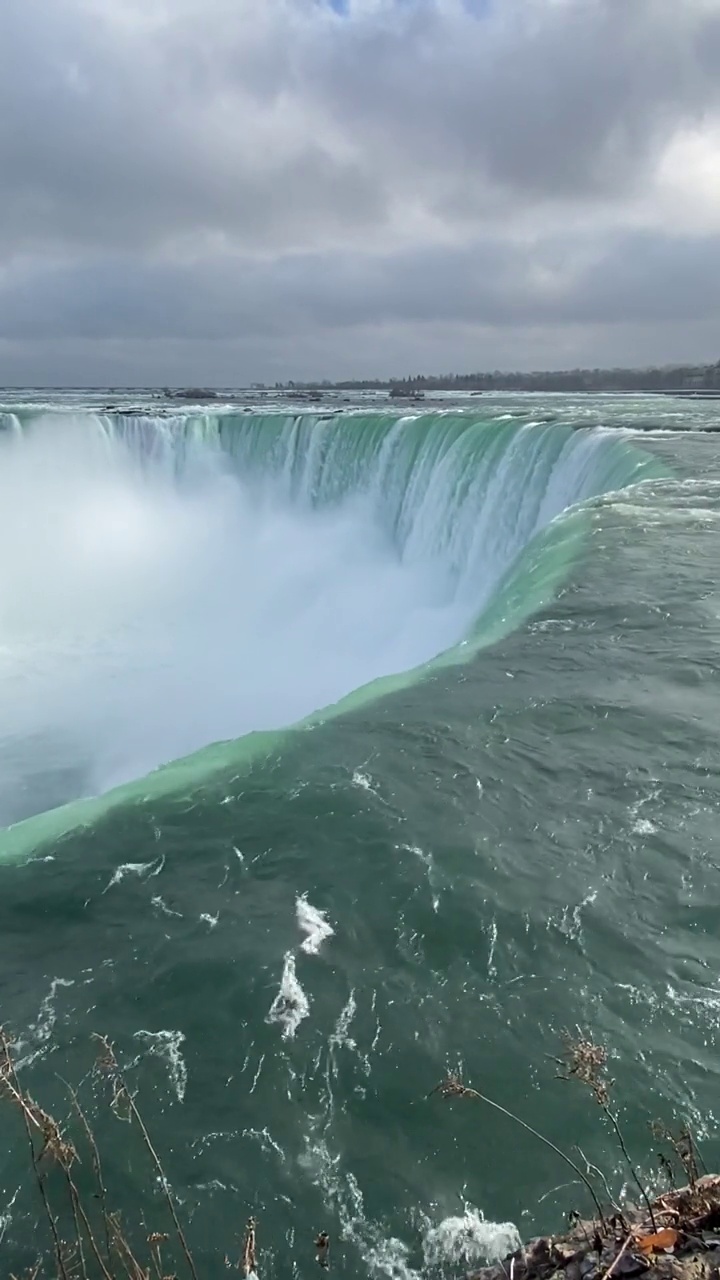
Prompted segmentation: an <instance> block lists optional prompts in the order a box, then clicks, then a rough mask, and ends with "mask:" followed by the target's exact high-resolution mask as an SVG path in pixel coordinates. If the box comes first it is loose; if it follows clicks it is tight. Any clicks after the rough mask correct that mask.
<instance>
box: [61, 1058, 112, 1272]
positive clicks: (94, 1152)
mask: <svg viewBox="0 0 720 1280" xmlns="http://www.w3.org/2000/svg"><path fill="white" fill-rule="evenodd" d="M61 1079H62V1077H61ZM63 1084H64V1085H65V1087H66V1089H67V1091H68V1093H69V1094H70V1098H71V1101H72V1105H73V1109H74V1111H75V1114H76V1115H77V1117H78V1119H79V1120H80V1123H81V1124H82V1126H83V1129H84V1130H85V1137H86V1138H87V1141H88V1145H89V1147H90V1153H91V1157H92V1167H93V1174H94V1175H95V1181H96V1183H97V1188H98V1195H99V1197H100V1205H101V1209H102V1220H103V1228H104V1232H105V1252H106V1258H107V1262H108V1264H109V1263H110V1229H109V1226H108V1208H107V1193H106V1190H105V1182H104V1180H103V1174H102V1164H101V1162H100V1152H99V1151H98V1145H97V1142H96V1141H95V1134H94V1133H93V1131H92V1129H91V1128H90V1124H89V1121H88V1118H87V1116H86V1115H85V1112H84V1111H83V1109H82V1107H81V1106H80V1102H79V1099H78V1096H77V1093H76V1092H75V1090H74V1089H73V1088H72V1086H71V1085H69V1084H68V1082H67V1080H63Z"/></svg>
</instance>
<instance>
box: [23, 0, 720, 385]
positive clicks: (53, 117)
mask: <svg viewBox="0 0 720 1280" xmlns="http://www.w3.org/2000/svg"><path fill="white" fill-rule="evenodd" d="M0 48H2V50H3V51H4V53H5V60H4V63H5V64H4V67H3V75H2V76H0V174H1V175H2V189H1V192H0V381H3V380H6V381H13V380H19V381H26V380H30V381H32V382H40V381H43V380H45V379H46V378H49V379H50V380H51V381H54V380H58V378H59V377H65V378H66V379H67V380H69V381H78V380H80V381H84V380H87V381H96V380H97V378H96V376H95V372H94V371H95V370H96V369H98V368H100V367H102V368H103V369H105V368H108V369H109V370H110V371H112V369H117V370H120V369H125V370H126V372H125V374H124V377H125V379H126V380H128V381H133V380H134V379H135V377H136V376H137V377H138V378H140V380H142V381H146V380H147V374H146V373H145V372H141V371H142V370H144V368H145V362H146V357H147V353H148V348H147V347H140V348H138V342H140V343H150V344H152V343H155V344H156V347H155V350H156V355H157V359H158V363H159V364H160V363H163V361H164V362H165V363H167V362H168V361H169V362H170V363H172V361H173V359H175V356H173V355H172V352H177V351H178V350H179V349H180V347H182V349H183V351H184V356H183V359H182V360H181V362H180V363H181V364H182V363H183V361H184V363H185V366H186V368H187V360H188V353H190V359H191V362H192V367H193V376H194V377H195V378H198V379H201V380H202V379H205V378H208V377H210V375H211V374H212V376H213V377H214V378H217V379H218V380H220V381H228V382H229V381H234V380H237V381H240V380H244V379H247V378H250V377H260V378H265V377H271V376H282V375H283V372H284V369H283V368H282V367H281V366H282V365H283V362H285V365H286V366H287V365H288V363H290V364H293V362H294V361H295V360H296V359H297V357H298V353H299V352H301V351H304V352H305V353H306V357H307V359H308V360H312V361H315V363H314V364H313V368H312V369H308V370H307V372H308V373H313V374H315V373H318V374H322V375H326V376H327V375H332V374H333V373H335V372H337V373H338V374H339V375H340V374H342V373H344V372H345V371H346V370H347V368H348V365H349V364H352V365H353V366H354V368H353V372H356V373H360V372H367V373H370V372H372V371H373V369H374V368H378V370H379V372H381V373H387V372H390V371H391V368H389V367H388V362H390V361H392V362H395V361H399V360H402V359H406V360H410V361H411V365H412V367H418V366H419V365H420V364H423V363H424V364H426V365H427V367H430V368H431V367H436V366H438V367H440V366H446V365H447V364H448V359H447V356H448V351H449V344H451V343H454V344H455V349H456V350H457V352H458V358H457V359H455V360H451V361H450V363H451V364H452V365H454V366H455V367H460V366H461V365H462V363H463V359H462V358H461V356H462V354H463V353H464V352H465V351H466V350H473V349H474V344H475V343H477V342H481V345H482V348H483V351H486V352H487V353H488V355H487V360H483V359H482V358H481V353H478V358H476V359H474V360H473V361H472V362H471V363H472V364H473V365H477V364H478V363H481V364H482V363H485V362H487V363H492V364H495V363H502V362H503V361H502V359H501V353H510V352H512V351H515V353H516V354H515V358H514V359H513V360H512V361H511V363H512V364H513V365H515V366H523V365H526V364H535V363H537V353H538V351H539V350H540V351H542V350H544V347H545V344H544V342H543V341H539V340H538V338H537V334H538V332H539V329H540V327H541V326H545V327H546V331H547V332H548V333H552V334H554V335H555V342H556V347H557V356H556V357H555V358H552V356H551V355H549V356H548V362H549V363H551V364H555V365H557V364H560V363H563V353H564V352H572V351H578V350H584V349H585V347H587V346H588V344H590V345H592V344H595V348H594V349H595V358H593V359H592V360H591V362H592V363H600V362H602V361H603V360H605V359H607V358H612V357H611V354H610V353H611V352H612V351H613V350H614V347H615V345H616V336H617V333H619V332H620V327H621V326H622V327H623V328H622V331H623V335H624V336H623V349H624V350H625V352H626V356H625V359H626V360H633V359H636V358H638V359H639V358H641V355H640V353H642V352H645V351H646V350H647V349H648V347H649V346H652V342H653V341H656V342H657V344H658V354H657V357H656V358H658V359H659V358H666V357H668V358H669V357H670V356H672V355H673V354H675V352H677V355H678V356H680V355H683V356H689V355H692V354H693V352H688V351H686V350H685V348H684V343H685V341H686V335H687V333H688V332H690V330H689V329H688V327H687V326H688V325H693V326H694V328H693V330H692V332H694V333H696V334H698V335H702V336H701V338H700V340H701V342H702V343H705V344H707V345H709V342H710V340H709V338H708V337H706V336H704V335H706V334H710V333H711V331H712V325H713V323H714V322H715V323H717V321H718V320H720V296H719V294H720V290H719V287H718V284H717V281H719V280H720V201H719V202H718V216H717V226H716V225H715V223H713V221H712V216H711V217H710V222H711V224H712V225H711V226H710V227H709V229H706V232H705V234H704V235H702V236H700V235H698V234H697V233H696V232H694V231H693V229H692V228H685V229H683V228H680V229H675V231H674V232H673V231H671V228H670V227H669V226H668V225H667V223H668V221H669V219H668V216H667V214H666V213H664V212H663V209H662V207H661V203H662V202H661V199H660V196H659V195H658V194H657V192H656V190H655V186H654V183H655V179H656V175H657V166H658V163H659V161H660V158H661V157H662V155H663V153H664V151H665V149H666V147H667V145H668V143H669V142H670V141H671V140H673V139H674V138H677V137H678V136H679V135H680V131H681V130H693V129H697V130H705V131H706V133H707V136H708V137H709V136H710V133H709V132H707V131H709V130H710V129H711V128H712V127H713V125H714V124H717V125H718V126H719V127H720V8H718V6H717V4H714V3H711V2H710V0H684V3H683V4H679V3H676V2H675V0H632V2H631V3H630V2H629V0H503V3H500V0H484V2H482V0H467V2H466V3H462V2H461V0H415V2H414V3H411V2H410V0H354V2H353V0H351V3H350V5H349V10H348V13H347V14H345V15H344V16H338V15H337V14H336V13H335V12H334V11H333V10H332V9H331V8H330V7H329V6H328V5H326V4H324V3H318V2H317V0H265V2H264V4H263V5H262V6H260V5H258V4H256V3H255V0H233V2H232V3H230V0H202V2H201V0H168V3H167V4H161V3H160V0H147V2H146V3H145V4H143V5H140V4H135V3H134V0H112V2H111V3H103V4H100V3H99V0H55V3H54V4H53V5H52V6H49V7H48V6H46V5H43V4H42V3H41V2H40V0H5V3H4V5H3V6H2V7H0ZM8 55H9V56H8ZM718 137H720V134H718ZM717 159H718V163H719V164H720V155H718V157H717ZM711 212H712V211H711ZM628 325H629V326H630V328H629V329H628ZM373 326H375V328H376V331H377V333H378V334H382V341H376V340H375V339H374V338H373ZM633 334H634V335H635V337H634V339H633ZM673 334H674V335H675V336H674V337H673V336H672V335H673ZM293 341H294V343H295V345H294V346H293ZM210 344H217V349H216V350H215V352H214V354H213V351H212V350H211V348H210ZM359 344H360V345H359ZM668 347H670V348H671V349H670V350H667V349H666V348H668ZM661 349H662V350H661ZM635 351H637V353H638V355H637V356H636V355H635V354H634V352H635ZM163 352H164V353H165V354H162V353H163ZM413 352H416V353H417V357H416V358H415V359H412V353H413ZM433 352H435V353H436V355H433ZM63 353H65V354H63ZM69 353H72V354H69ZM604 353H605V354H604ZM712 354H713V352H712V351H710V350H708V351H707V352H706V351H704V350H703V351H699V352H698V356H699V357H700V358H702V357H704V356H710V355H712ZM64 360H70V362H71V365H72V373H71V372H70V365H67V366H66V372H65V374H63V373H62V369H63V367H64V366H63V361H64ZM83 360H84V361H85V362H86V365H87V372H86V373H85V374H84V375H83V374H80V377H79V379H78V375H77V373H76V372H75V370H76V369H77V368H78V366H79V365H82V362H83ZM318 360H320V361H321V363H322V364H323V367H322V368H318V367H317V361H318ZM330 360H334V361H336V366H335V367H331V366H330V364H329V363H328V362H329V361H330ZM363 360H364V362H365V363H364V365H363V366H362V367H358V362H360V364H361V365H362V362H363ZM218 361H219V362H220V364H218ZM376 361H379V363H378V364H376V363H375V362H376ZM240 366H241V367H240ZM391 367H392V369H397V368H398V365H397V364H395V363H393V365H392V366H391ZM133 369H137V374H134V373H133ZM32 370H34V373H32ZM55 370H57V371H58V372H55ZM204 371H207V372H204ZM293 372H294V374H295V376H298V373H300V372H302V371H301V370H297V369H295V368H293ZM29 374H31V376H29ZM167 376H168V375H167V373H161V372H160V370H159V369H158V375H157V379H158V381H162V380H163V379H165V380H167Z"/></svg>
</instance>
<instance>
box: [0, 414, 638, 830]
mask: <svg viewBox="0 0 720 1280" xmlns="http://www.w3.org/2000/svg"><path fill="white" fill-rule="evenodd" d="M1 428H4V430H1ZM656 472H657V468H656V466H655V464H654V463H653V462H652V460H651V459H649V458H648V457H647V456H646V455H644V454H643V453H641V452H639V451H638V450H636V449H635V448H633V447H632V446H631V445H629V444H628V443H627V442H626V441H624V440H618V439H613V438H612V437H611V436H610V435H609V433H607V432H604V431H602V430H598V429H595V430H592V429H590V430H573V429H572V428H570V427H565V426H562V425H560V424H558V423H552V422H550V423H547V422H545V423H532V422H527V421H522V422H518V420H517V419H516V418H513V417H512V416H510V415H507V416H506V417H505V418H503V417H495V418H482V417H478V416H477V415H472V414H469V413H440V414H420V415H417V416H414V417H400V416H398V415H394V414H388V413H382V414H368V413H352V414H342V415H341V414H325V415H319V414H311V413H303V414H277V413H276V414H259V413H230V412H227V413H214V414H210V413H206V414H199V413H196V412H188V413H186V414H183V415H177V416H173V417H169V416H166V417H152V416H149V415H148V416H141V415H131V416H123V415H122V414H111V415H110V414H105V415H103V414H97V413H92V412H89V411H85V412H81V411H77V412H74V411H68V410H63V411H62V412H54V413H53V412H48V411H38V410H30V409H23V410H17V411H15V412H13V413H10V412H5V413H0V535H1V536H2V545H3V548H4V551H3V556H2V557H0V716H1V718H2V724H3V735H2V738H0V762H1V763H2V777H3V778H4V780H5V781H4V782H3V783H2V785H0V823H2V824H3V825H7V824H8V823H16V822H21V820H23V819H27V818H28V817H30V815H32V814H38V813H39V812H40V811H49V810H52V809H56V808H57V806H59V805H66V804H67V802H68V801H74V802H76V803H74V804H73V805H71V806H70V808H69V809H68V808H66V809H64V810H63V815H64V816H63V815H61V816H60V817H58V816H57V815H56V816H55V817H53V815H52V814H46V815H45V817H40V818H32V819H31V820H30V822H28V823H25V822H21V826H19V827H16V828H15V829H14V831H11V832H6V833H5V834H4V835H0V853H1V852H3V851H5V849H8V850H9V849H10V848H11V846H12V847H15V845H16V843H17V840H18V839H21V843H23V845H25V844H26V842H25V836H24V835H23V834H22V833H23V830H25V829H27V830H28V832H29V829H30V828H35V829H36V830H37V832H38V833H40V831H41V828H42V830H49V829H50V827H52V829H53V830H56V829H58V822H59V823H60V829H62V828H63V827H67V826H70V825H73V823H74V822H76V821H83V820H86V819H85V818H84V817H83V814H84V813H96V812H99V811H100V809H101V808H102V806H104V805H107V804H108V803H110V802H111V801H110V797H108V796H106V795H105V796H104V799H103V800H100V801H87V800H86V801H84V802H82V801H80V800H79V798H81V797H88V796H95V795H104V793H107V792H109V791H111V790H112V789H113V788H118V787H120V788H121V790H120V792H118V791H114V792H113V795H114V796H115V797H116V798H117V797H118V796H119V797H120V798H123V797H126V796H127V797H129V796H132V795H134V794H139V793H142V794H143V795H147V794H149V793H151V792H153V791H156V790H157V789H158V788H160V789H163V790H172V789H173V788H174V787H184V786H187V785H188V779H190V780H192V779H193V778H198V777H200V776H204V775H205V774H206V773H207V771H208V769H214V768H217V767H219V765H220V763H221V762H228V761H230V760H233V759H239V758H241V757H243V756H247V754H248V753H252V751H254V750H255V749H256V748H257V746H258V743H259V742H260V743H262V742H266V741H267V734H268V733H269V732H270V733H271V732H276V733H277V732H278V731H281V730H282V729H283V727H285V726H290V725H294V724H298V723H304V722H306V721H307V719H308V718H313V717H314V718H324V717H327V715H329V714H336V713H337V712H338V711H339V710H344V709H346V708H349V707H350V706H352V705H354V704H356V703H357V702H359V701H367V700H369V699H371V698H373V697H376V696H379V695H380V694H382V693H384V692H386V691H388V690H389V689H392V688H397V687H400V686H402V685H403V684H407V683H410V682H412V681H415V680H418V679H420V678H421V677H422V675H423V673H424V672H425V671H427V670H429V669H431V668H432V667H433V666H437V665H438V664H447V663H451V662H459V661H463V660H465V659H467V658H468V657H469V656H471V654H472V653H474V652H476V651H477V649H478V648H479V647H481V646H482V645H483V644H486V643H489V642H490V641H492V640H493V639H494V638H495V637H496V636H497V635H498V634H501V633H502V632H503V631H507V630H509V629H511V628H512V627H513V626H516V625H518V624H519V623H520V622H521V621H522V620H523V619H524V618H525V617H527V616H529V614H531V613H532V612H533V611H534V610H535V609H537V608H538V607H539V606H540V605H542V603H543V602H544V601H545V600H547V599H548V598H549V597H550V596H551V595H552V592H553V591H554V590H555V588H556V586H557V584H558V582H560V581H561V580H562V578H563V576H564V574H565V573H566V570H567V566H568V565H569V564H570V563H571V562H572V559H573V558H574V556H575V554H576V547H577V539H578V534H579V525H578V523H577V521H573V519H572V518H570V519H566V520H563V521H561V522H560V523H557V521H556V518H557V517H558V516H560V515H562V514H563V513H564V512H567V511H568V509H569V508H576V507H577V505H578V504H581V503H583V502H584V501H586V500H587V499H589V498H591V497H593V496H596V495H598V494H601V493H604V492H607V491H609V490H614V489H618V488H622V487H624V486H626V485H629V484H632V483H635V482H637V481H638V480H640V479H643V478H645V477H646V476H649V475H652V474H656ZM553 522H555V523H553ZM245 735H251V736H250V737H249V738H247V737H246V736H245ZM263 735H265V736H263ZM241 740H242V741H241ZM213 743H215V744H218V743H220V744H221V745H219V746H218V745H216V746H215V747H212V746H210V745H209V744H213ZM193 753H194V754H193ZM179 757H183V759H179ZM173 762H174V763H173ZM158 766H165V767H163V768H162V769H161V770H160V772H155V773H152V774H151V776H150V777H147V776H146V775H148V773H150V771H152V770H156V769H157V767H158ZM138 779H141V780H142V781H137V780H138ZM133 788H134V790H133ZM112 803H114V801H112ZM48 819H49V820H50V826H48V825H47V820H48ZM43 823H45V825H44V826H43ZM36 824H40V826H36Z"/></svg>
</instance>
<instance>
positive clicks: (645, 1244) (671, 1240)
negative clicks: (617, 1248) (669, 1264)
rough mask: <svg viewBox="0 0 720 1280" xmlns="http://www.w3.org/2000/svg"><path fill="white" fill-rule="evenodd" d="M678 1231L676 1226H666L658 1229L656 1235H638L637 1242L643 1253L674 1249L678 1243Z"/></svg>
mask: <svg viewBox="0 0 720 1280" xmlns="http://www.w3.org/2000/svg"><path fill="white" fill-rule="evenodd" d="M677 1240H678V1233H677V1231H676V1230H675V1228H674V1227H664V1228H663V1230H662V1231H657V1232H656V1233H655V1234H654V1235H650V1236H638V1237H637V1240H636V1244H637V1247H638V1249H641V1250H642V1252H643V1253H662V1252H663V1251H664V1250H666V1249H673V1248H674V1247H675V1245H676V1244H677Z"/></svg>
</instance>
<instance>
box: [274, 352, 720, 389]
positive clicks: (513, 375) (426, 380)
mask: <svg viewBox="0 0 720 1280" xmlns="http://www.w3.org/2000/svg"><path fill="white" fill-rule="evenodd" d="M275 385H276V389H277V390H294V391H295V390H297V391H299V390H303V391H309V390H318V389H322V390H329V389H332V390H334V391H391V392H394V393H395V395H396V396H416V395H418V394H419V393H420V392H423V391H459V392H466V393H471V392H473V391H477V392H482V391H544V392H548V391H570V392H583V391H585V392H600V391H686V392H687V391H693V390H697V391H703V390H705V391H708V390H709V391H714V390H720V360H718V361H717V363H716V364H678V365H662V366H658V367H651V368H644V369H623V368H618V369H559V370H536V371H534V372H532V373H520V372H502V371H501V370H499V369H495V370H493V371H492V372H485V373H482V372H478V373H444V374H439V375H431V374H421V373H418V374H413V375H410V376H408V377H404V378H388V379H381V378H353V379H348V380H345V381H341V382H334V383H331V382H327V381H323V382H287V383H285V384H283V383H276V384H275Z"/></svg>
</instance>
